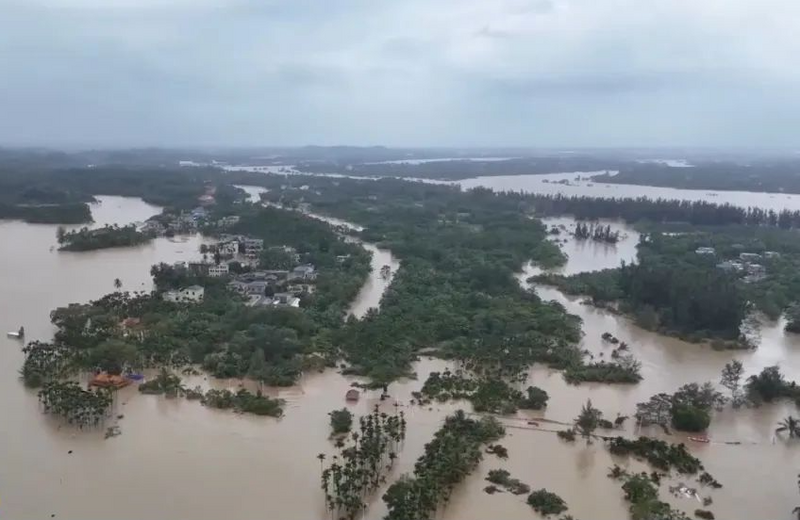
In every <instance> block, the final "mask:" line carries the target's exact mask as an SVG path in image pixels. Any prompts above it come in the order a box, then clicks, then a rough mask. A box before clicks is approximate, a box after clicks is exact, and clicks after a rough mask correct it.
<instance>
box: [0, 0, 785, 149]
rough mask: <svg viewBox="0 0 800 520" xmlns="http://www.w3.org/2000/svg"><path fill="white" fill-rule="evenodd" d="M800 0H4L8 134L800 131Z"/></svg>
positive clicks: (120, 142) (623, 136) (699, 137)
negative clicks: (799, 64)
mask: <svg viewBox="0 0 800 520" xmlns="http://www.w3.org/2000/svg"><path fill="white" fill-rule="evenodd" d="M799 56H800V1H798V0H0V144H5V145H18V144H25V145H51V146H142V145H158V146H186V145H199V146H206V145H226V146H227V145H241V146H249V145H303V144H358V145H373V144H385V145H396V146H416V145H420V146H470V145H486V146H500V145H517V146H627V145H631V146H633V145H638V146H659V145H663V146H670V145H677V146H681V145H696V146H726V145H733V146H740V145H749V146H765V145H779V146H794V145H800V142H798V141H800V138H798V137H799V136H800V131H798V130H799V129H800V88H799V87H800V66H798V63H800V62H799V61H798V60H799V59H800V58H798V57H799Z"/></svg>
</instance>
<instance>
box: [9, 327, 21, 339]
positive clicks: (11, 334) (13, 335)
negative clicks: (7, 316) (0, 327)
mask: <svg viewBox="0 0 800 520" xmlns="http://www.w3.org/2000/svg"><path fill="white" fill-rule="evenodd" d="M6 335H7V336H8V337H9V338H17V339H22V338H24V337H25V327H20V328H19V330H18V331H16V332H13V331H12V332H7V333H6Z"/></svg>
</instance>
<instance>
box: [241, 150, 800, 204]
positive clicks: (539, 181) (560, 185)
mask: <svg viewBox="0 0 800 520" xmlns="http://www.w3.org/2000/svg"><path fill="white" fill-rule="evenodd" d="M665 161H668V162H667V163H665V164H668V165H669V166H672V167H674V168H676V169H678V170H679V169H680V168H688V167H691V165H690V164H688V163H685V162H683V161H679V160H665ZM225 169H227V170H230V171H251V172H262V173H265V174H279V175H311V176H314V177H332V178H348V179H356V180H376V179H379V178H381V177H367V176H358V175H343V174H339V173H319V174H305V173H303V172H299V171H297V170H295V169H294V167H293V166H291V165H286V166H228V167H226V168H225ZM604 173H614V172H606V171H594V172H568V173H547V174H542V175H535V174H531V175H495V176H484V177H474V178H470V179H462V180H459V181H444V180H436V179H418V178H409V177H406V178H401V177H393V178H397V179H402V180H406V181H409V182H425V183H429V184H445V185H458V186H461V187H462V188H463V189H472V188H478V187H481V188H489V189H492V190H494V191H516V192H524V193H536V194H540V195H566V196H579V197H594V198H637V197H647V198H650V199H665V200H686V201H691V202H694V201H704V202H712V203H714V204H731V205H733V206H740V207H743V208H747V207H758V208H764V209H772V210H775V211H780V210H783V209H788V210H792V211H800V195H798V194H787V193H757V192H749V191H722V190H720V191H714V190H684V189H677V188H660V187H656V186H640V185H635V184H605V183H600V182H595V181H594V180H592V177H593V176H596V175H600V174H604Z"/></svg>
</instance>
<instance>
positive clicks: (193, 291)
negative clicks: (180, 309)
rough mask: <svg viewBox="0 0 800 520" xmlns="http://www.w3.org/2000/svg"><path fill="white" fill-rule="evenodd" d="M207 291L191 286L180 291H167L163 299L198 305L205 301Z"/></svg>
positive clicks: (197, 286)
mask: <svg viewBox="0 0 800 520" xmlns="http://www.w3.org/2000/svg"><path fill="white" fill-rule="evenodd" d="M205 292H206V290H205V289H204V288H202V287H200V286H199V285H190V286H189V287H186V288H184V289H180V290H178V291H167V292H165V293H164V296H163V298H164V299H165V300H167V301H170V302H179V303H197V302H201V301H203V296H205Z"/></svg>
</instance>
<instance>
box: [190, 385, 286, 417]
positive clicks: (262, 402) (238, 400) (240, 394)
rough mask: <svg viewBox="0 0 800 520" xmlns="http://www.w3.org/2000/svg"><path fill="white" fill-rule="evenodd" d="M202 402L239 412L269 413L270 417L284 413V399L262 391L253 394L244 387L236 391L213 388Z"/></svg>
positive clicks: (212, 406) (213, 406) (206, 404)
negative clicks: (270, 395) (264, 393)
mask: <svg viewBox="0 0 800 520" xmlns="http://www.w3.org/2000/svg"><path fill="white" fill-rule="evenodd" d="M202 403H203V404H204V405H205V406H208V407H209V408H219V409H221V410H233V411H236V412H239V413H251V414H254V415H268V416H270V417H280V416H281V415H283V401H282V400H280V399H273V398H271V397H269V396H266V395H263V394H262V393H261V391H258V392H257V393H255V394H253V393H251V392H248V391H247V390H245V389H244V388H242V389H240V390H239V391H237V392H235V393H234V392H231V391H230V390H227V389H226V390H216V389H211V390H209V391H207V392H206V395H205V396H204V397H203V399H202Z"/></svg>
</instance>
